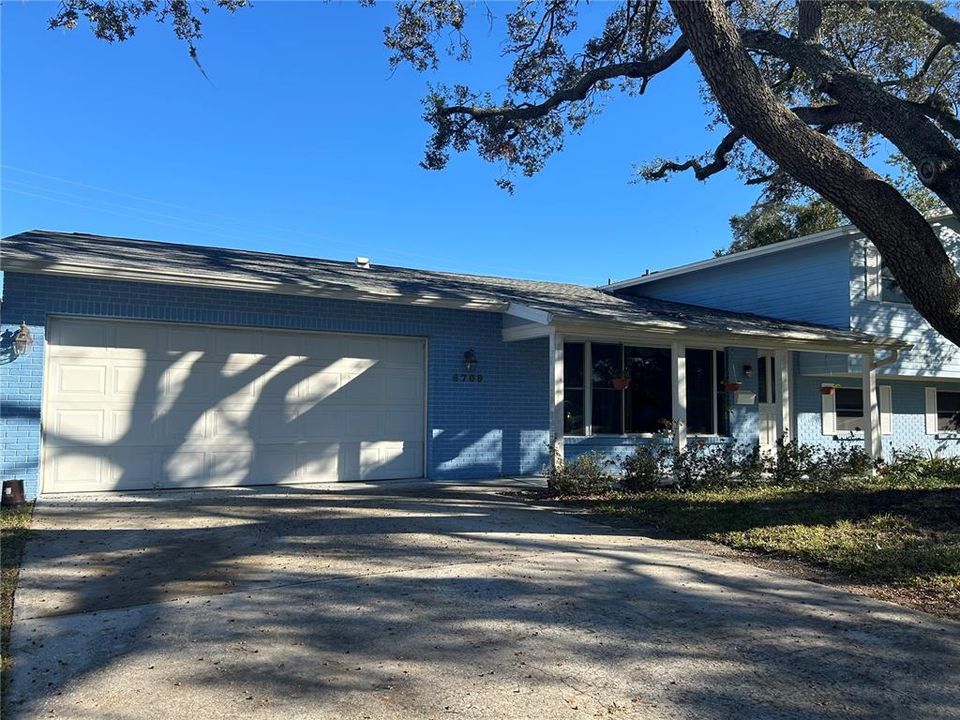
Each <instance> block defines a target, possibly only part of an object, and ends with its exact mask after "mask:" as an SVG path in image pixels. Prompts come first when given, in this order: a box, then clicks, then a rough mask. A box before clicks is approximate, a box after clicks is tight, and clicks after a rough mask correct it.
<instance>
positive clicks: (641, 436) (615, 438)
mask: <svg viewBox="0 0 960 720" xmlns="http://www.w3.org/2000/svg"><path fill="white" fill-rule="evenodd" d="M563 439H564V440H565V441H566V440H572V441H574V442H581V443H589V442H591V441H593V442H597V443H610V442H621V443H630V442H636V441H638V440H662V441H663V442H664V443H669V442H670V441H671V439H672V436H671V435H659V434H656V433H631V434H630V435H564V436H563ZM730 439H731V438H730V436H729V435H704V434H695V435H687V440H688V441H689V440H705V441H707V442H708V443H711V444H712V443H717V444H720V443H725V442H728V441H729V440H730Z"/></svg>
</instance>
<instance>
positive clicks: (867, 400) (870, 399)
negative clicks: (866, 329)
mask: <svg viewBox="0 0 960 720" xmlns="http://www.w3.org/2000/svg"><path fill="white" fill-rule="evenodd" d="M863 449H864V450H866V452H867V455H869V456H870V459H871V460H879V459H880V457H881V456H882V455H883V445H882V438H881V434H880V400H879V398H878V397H877V371H876V369H875V368H874V367H873V353H869V354H866V353H865V354H864V355H863Z"/></svg>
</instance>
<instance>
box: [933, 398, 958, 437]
mask: <svg viewBox="0 0 960 720" xmlns="http://www.w3.org/2000/svg"><path fill="white" fill-rule="evenodd" d="M936 393H937V396H936V404H935V405H934V407H933V412H934V414H935V416H936V420H937V432H936V434H937V435H951V436H956V435H960V426H958V427H955V428H941V427H940V421H941V419H942V418H941V417H940V414H941V412H943V411H941V410H940V396H941V395H960V390H944V389H942V388H936ZM957 415H960V412H958V413H955V414H954V417H956V416H957Z"/></svg>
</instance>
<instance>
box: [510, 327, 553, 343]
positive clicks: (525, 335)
mask: <svg viewBox="0 0 960 720" xmlns="http://www.w3.org/2000/svg"><path fill="white" fill-rule="evenodd" d="M554 332H556V331H555V329H554V328H553V326H551V325H540V324H539V323H528V324H526V325H515V326H513V327H505V328H503V341H504V342H517V341H519V340H533V339H534V338H541V337H549V336H550V335H552V334H554Z"/></svg>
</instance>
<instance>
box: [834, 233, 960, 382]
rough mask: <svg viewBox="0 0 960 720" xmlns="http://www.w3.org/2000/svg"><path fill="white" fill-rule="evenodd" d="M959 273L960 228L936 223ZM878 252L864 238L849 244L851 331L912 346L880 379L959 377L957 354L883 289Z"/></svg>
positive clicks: (907, 306)
mask: <svg viewBox="0 0 960 720" xmlns="http://www.w3.org/2000/svg"><path fill="white" fill-rule="evenodd" d="M934 229H935V230H936V231H937V232H938V233H939V235H940V238H941V239H942V241H943V244H944V247H946V249H947V252H948V253H949V254H950V255H951V257H953V258H954V260H955V262H956V263H957V268H958V271H960V224H958V222H957V220H956V219H955V218H948V219H946V220H943V221H940V222H936V223H934ZM885 284H886V285H888V286H889V284H890V281H889V279H888V280H886V281H885V280H884V279H883V277H882V263H881V261H880V256H879V254H878V253H877V250H876V248H874V247H873V244H872V243H870V242H869V241H868V240H866V239H864V238H863V237H862V236H857V237H856V238H854V239H853V240H851V241H850V327H851V329H854V330H861V331H863V332H868V333H871V334H873V335H879V336H881V337H892V338H896V339H898V340H903V341H904V342H908V343H911V344H912V345H913V348H911V349H910V350H905V351H904V352H902V353H901V355H900V361H899V362H897V363H895V364H894V365H891V366H889V367H887V368H883V369H882V370H881V371H880V372H881V373H882V374H884V375H907V376H920V377H960V348H958V347H957V346H956V345H954V344H953V343H951V342H950V341H949V340H947V339H946V338H944V337H943V336H942V335H940V333H938V332H937V331H936V330H934V329H933V328H932V327H931V326H930V324H929V323H928V322H927V321H926V320H924V319H923V318H922V317H921V316H920V313H918V312H917V311H916V310H914V309H913V307H912V306H911V305H910V304H909V303H905V302H896V301H893V300H892V299H891V293H890V292H889V291H888V290H885V288H884V285H885Z"/></svg>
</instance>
